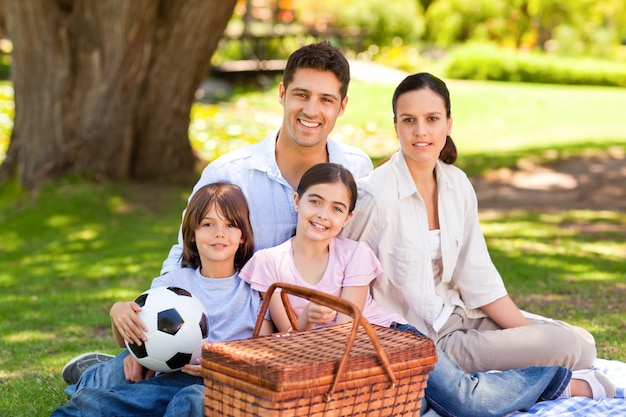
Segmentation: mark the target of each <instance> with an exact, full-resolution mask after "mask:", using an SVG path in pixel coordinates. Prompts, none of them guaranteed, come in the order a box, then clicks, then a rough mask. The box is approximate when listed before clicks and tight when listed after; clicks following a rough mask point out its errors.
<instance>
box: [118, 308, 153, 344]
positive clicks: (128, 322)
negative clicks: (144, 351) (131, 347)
mask: <svg viewBox="0 0 626 417" xmlns="http://www.w3.org/2000/svg"><path fill="white" fill-rule="evenodd" d="M140 311H141V307H139V304H137V303H136V302H134V301H130V302H128V301H118V302H117V303H115V304H113V307H111V311H110V313H109V315H110V316H111V323H113V326H114V327H115V329H117V332H118V333H119V335H120V336H121V337H122V338H123V340H124V341H126V342H128V343H135V344H137V345H140V346H141V345H142V344H143V342H145V341H146V340H147V339H148V338H147V337H146V332H147V331H148V328H147V327H146V326H145V325H144V324H143V322H142V321H141V320H139V316H138V315H137V313H138V312H140Z"/></svg>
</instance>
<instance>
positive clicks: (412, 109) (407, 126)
mask: <svg viewBox="0 0 626 417" xmlns="http://www.w3.org/2000/svg"><path fill="white" fill-rule="evenodd" d="M394 128H395V130H396V135H397V136H398V139H399V140H400V147H401V148H402V153H403V154H404V157H405V159H406V160H407V161H408V162H410V161H415V162H437V160H438V159H439V154H440V153H441V150H442V149H443V147H444V145H445V144H446V136H448V135H449V134H450V131H451V130H452V119H451V118H447V117H446V107H445V103H444V101H443V99H442V98H441V97H440V96H439V95H438V94H437V93H435V92H434V91H432V90H431V89H429V88H423V89H421V90H413V91H409V92H407V93H404V94H402V95H401V96H400V97H398V101H397V104H396V122H395V124H394Z"/></svg>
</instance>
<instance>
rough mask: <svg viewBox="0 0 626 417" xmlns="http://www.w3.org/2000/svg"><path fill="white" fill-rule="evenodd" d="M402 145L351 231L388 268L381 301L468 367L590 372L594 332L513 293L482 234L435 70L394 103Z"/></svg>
mask: <svg viewBox="0 0 626 417" xmlns="http://www.w3.org/2000/svg"><path fill="white" fill-rule="evenodd" d="M392 107H393V114H394V128H395V131H396V135H397V137H398V140H399V142H400V150H399V151H398V152H396V153H395V154H394V155H393V156H392V157H391V158H390V160H389V161H388V162H386V163H385V164H383V165H381V166H380V167H379V168H377V169H376V170H375V171H374V172H373V173H372V174H370V175H369V176H368V177H366V178H364V179H363V180H362V181H361V180H360V182H359V204H358V208H357V212H358V213H357V214H356V216H355V219H356V220H355V221H353V222H351V224H350V225H349V226H348V227H347V228H346V230H345V231H344V232H345V234H344V236H346V237H350V238H352V239H359V240H362V241H365V242H367V243H368V244H369V246H370V247H371V248H372V249H373V250H374V253H375V254H376V255H377V257H378V259H380V261H381V264H382V266H383V273H382V275H381V276H380V277H378V279H377V280H376V281H375V282H374V284H373V285H372V294H373V296H374V298H375V299H376V300H377V301H378V302H379V303H381V304H383V305H385V306H386V307H388V308H390V309H392V310H394V311H397V312H399V313H401V314H402V315H404V316H405V317H406V318H407V319H408V320H409V321H410V322H411V324H413V325H415V326H416V327H417V328H418V329H420V330H421V331H423V332H424V333H427V334H428V335H429V336H430V337H432V338H433V339H434V340H435V341H436V343H437V346H438V347H439V348H440V349H441V350H443V351H444V352H446V354H447V355H448V356H449V357H450V358H451V359H453V360H454V361H455V362H456V363H457V364H459V366H460V367H461V368H462V369H463V370H465V371H466V372H477V371H478V372H482V371H488V370H490V369H500V370H505V369H514V368H522V367H525V366H531V365H560V366H565V367H567V368H570V369H573V370H576V369H588V368H590V367H591V365H592V364H593V361H594V359H595V356H596V347H595V341H594V338H593V336H592V335H591V334H590V333H589V332H587V331H586V330H584V329H582V328H580V327H575V326H571V325H569V324H567V323H564V322H561V321H556V320H548V319H544V318H540V317H535V318H530V317H529V316H530V315H528V314H526V315H525V314H522V312H521V311H520V310H519V309H518V307H517V306H516V305H515V303H514V302H513V300H512V299H511V297H510V296H509V295H508V294H507V291H506V288H505V286H504V282H503V280H502V277H501V276H500V274H499V273H498V271H497V270H496V267H495V266H494V264H493V263H492V261H491V258H490V256H489V252H488V250H487V245H486V243H485V238H484V236H483V234H482V232H481V230H480V224H479V221H478V209H477V201H476V194H475V192H474V189H473V188H472V185H471V183H470V182H469V180H468V178H467V176H466V175H465V173H464V172H463V171H461V170H460V169H458V168H457V167H455V166H454V165H452V164H453V163H454V162H455V161H456V157H457V152H456V147H455V145H454V142H453V141H452V138H451V137H450V133H451V130H452V117H451V111H450V108H451V107H450V94H449V92H448V89H447V87H446V85H445V83H444V82H443V81H442V80H440V79H438V78H436V77H434V76H432V75H431V74H428V73H419V74H414V75H410V76H408V77H406V78H405V79H404V80H403V81H402V82H401V83H400V84H399V85H398V87H397V88H396V90H395V92H394V95H393V100H392Z"/></svg>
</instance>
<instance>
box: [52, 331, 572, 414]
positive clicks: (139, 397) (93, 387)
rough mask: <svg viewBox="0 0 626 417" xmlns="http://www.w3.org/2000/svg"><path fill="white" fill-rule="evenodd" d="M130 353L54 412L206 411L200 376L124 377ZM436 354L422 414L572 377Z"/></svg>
mask: <svg viewBox="0 0 626 417" xmlns="http://www.w3.org/2000/svg"><path fill="white" fill-rule="evenodd" d="M391 327H393V328H396V329H398V330H405V331H411V332H413V333H417V334H420V335H421V333H420V332H419V331H417V330H416V329H415V328H414V327H412V326H410V325H404V324H400V325H398V324H395V323H394V324H392V326H391ZM127 355H128V353H127V351H126V350H124V351H123V352H122V353H120V354H119V355H117V356H116V357H115V358H113V359H112V360H110V361H108V362H105V363H103V364H99V365H96V366H93V367H91V368H89V369H88V370H87V371H85V373H84V374H83V375H82V376H81V378H80V380H79V382H78V384H77V385H76V387H75V392H74V394H73V396H72V398H71V400H70V402H69V403H68V404H67V405H66V406H63V407H59V408H58V409H56V410H55V411H54V413H53V414H52V415H51V417H61V416H106V417H121V416H145V417H150V416H166V417H169V416H189V417H191V416H194V417H195V416H197V417H201V416H203V415H204V407H203V399H204V391H203V385H202V379H201V378H195V377H192V376H190V375H187V374H184V373H182V372H172V373H170V374H161V375H159V376H157V377H155V378H151V379H148V380H146V381H142V382H138V383H134V384H133V383H130V382H128V381H126V379H125V378H124V372H123V361H124V358H125V357H126V356H127ZM437 355H438V361H437V363H436V364H435V369H434V370H433V371H431V372H430V374H429V375H428V383H427V386H426V390H425V396H424V400H425V401H423V402H422V410H421V412H422V414H421V415H422V416H423V417H434V416H447V417H455V416H465V417H472V416H476V417H490V416H494V417H495V416H503V415H506V414H509V413H511V412H514V411H517V410H526V409H529V408H530V407H532V406H533V405H534V404H535V403H537V402H539V401H545V400H552V399H555V398H558V396H559V395H560V394H561V393H562V392H563V390H564V389H565V388H566V387H567V385H568V384H569V381H570V378H571V372H570V371H569V370H568V369H567V368H563V367H560V366H536V367H528V368H522V369H515V370H509V371H504V372H479V373H475V374H473V375H470V374H466V373H464V372H463V371H462V370H461V368H459V366H458V365H457V364H456V363H454V362H453V361H452V360H451V359H450V358H448V356H447V355H446V354H445V353H444V352H443V351H441V350H439V349H437ZM107 388H110V389H107ZM66 391H68V390H66ZM68 392H71V388H70V390H69V391H68ZM70 395H71V394H70Z"/></svg>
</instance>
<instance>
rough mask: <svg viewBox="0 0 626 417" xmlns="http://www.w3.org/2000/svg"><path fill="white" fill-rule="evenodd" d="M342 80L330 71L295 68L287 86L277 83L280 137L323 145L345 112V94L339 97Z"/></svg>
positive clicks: (309, 145)
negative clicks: (281, 115)
mask: <svg viewBox="0 0 626 417" xmlns="http://www.w3.org/2000/svg"><path fill="white" fill-rule="evenodd" d="M340 88H341V82H340V81H339V80H338V79H337V77H336V76H335V75H334V74H333V73H332V72H330V71H319V70H314V69H310V68H300V69H298V70H296V72H295V74H294V77H293V81H292V82H291V84H289V86H288V87H287V88H285V86H284V85H283V83H280V86H279V101H280V104H281V105H282V106H283V110H284V114H283V126H282V128H281V132H280V136H281V137H284V138H285V139H288V140H290V141H291V142H293V144H295V145H296V146H302V147H314V146H317V145H320V144H321V145H322V146H326V139H327V138H328V135H329V134H330V132H331V131H332V130H333V128H334V127H335V122H336V121H337V118H338V117H339V116H341V115H342V114H343V112H344V109H345V107H346V104H347V102H348V97H345V98H343V100H342V98H341V93H340Z"/></svg>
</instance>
